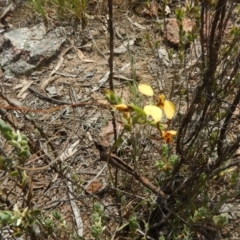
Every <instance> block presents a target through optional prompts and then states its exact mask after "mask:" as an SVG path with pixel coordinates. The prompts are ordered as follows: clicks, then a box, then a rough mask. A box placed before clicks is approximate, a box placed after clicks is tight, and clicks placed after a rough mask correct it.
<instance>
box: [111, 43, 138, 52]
mask: <svg viewBox="0 0 240 240" xmlns="http://www.w3.org/2000/svg"><path fill="white" fill-rule="evenodd" d="M134 42H135V40H129V41H125V42H123V44H122V45H121V46H119V47H117V48H114V49H113V52H114V53H116V54H121V53H125V52H127V51H128V50H130V49H131V48H130V47H131V46H132V45H133V44H134Z"/></svg>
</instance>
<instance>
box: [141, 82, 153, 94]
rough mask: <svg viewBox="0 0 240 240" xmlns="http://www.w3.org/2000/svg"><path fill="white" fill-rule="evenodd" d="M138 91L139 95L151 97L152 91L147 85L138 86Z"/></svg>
mask: <svg viewBox="0 0 240 240" xmlns="http://www.w3.org/2000/svg"><path fill="white" fill-rule="evenodd" d="M138 90H139V92H140V93H142V94H144V95H146V96H150V97H151V96H153V94H154V93H153V89H152V87H151V86H150V85H149V84H145V83H144V84H139V85H138Z"/></svg>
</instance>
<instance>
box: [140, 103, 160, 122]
mask: <svg viewBox="0 0 240 240" xmlns="http://www.w3.org/2000/svg"><path fill="white" fill-rule="evenodd" d="M143 110H144V112H145V113H146V114H147V115H149V116H151V117H152V118H153V120H154V121H155V122H160V121H161V119H162V110H161V109H160V108H159V107H156V106H153V105H146V106H145V107H144V109H143Z"/></svg>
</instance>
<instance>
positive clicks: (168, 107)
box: [163, 100, 176, 119]
mask: <svg viewBox="0 0 240 240" xmlns="http://www.w3.org/2000/svg"><path fill="white" fill-rule="evenodd" d="M163 109H164V113H165V115H166V117H167V119H172V118H173V116H174V115H175V112H176V108H175V106H174V104H173V103H172V102H170V101H168V100H165V102H164V107H163Z"/></svg>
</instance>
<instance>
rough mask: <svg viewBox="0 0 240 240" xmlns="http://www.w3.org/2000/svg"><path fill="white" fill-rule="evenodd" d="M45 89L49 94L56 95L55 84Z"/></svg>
mask: <svg viewBox="0 0 240 240" xmlns="http://www.w3.org/2000/svg"><path fill="white" fill-rule="evenodd" d="M46 91H47V92H48V93H49V94H51V95H58V92H57V89H56V87H55V86H49V87H47V88H46Z"/></svg>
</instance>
